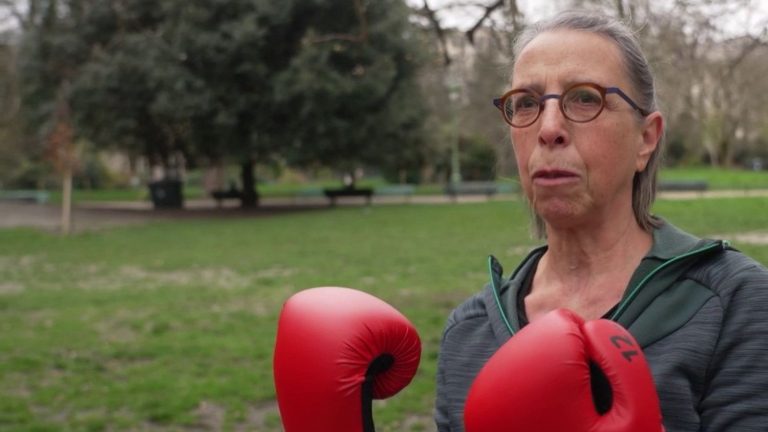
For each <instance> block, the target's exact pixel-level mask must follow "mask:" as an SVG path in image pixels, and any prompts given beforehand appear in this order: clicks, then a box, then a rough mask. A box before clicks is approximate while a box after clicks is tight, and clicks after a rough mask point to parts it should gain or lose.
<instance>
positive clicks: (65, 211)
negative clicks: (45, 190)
mask: <svg viewBox="0 0 768 432" xmlns="http://www.w3.org/2000/svg"><path fill="white" fill-rule="evenodd" d="M61 189H62V191H61V233H62V234H64V235H69V232H70V231H71V228H72V167H71V165H70V166H67V167H66V168H65V170H64V173H63V174H62V182H61Z"/></svg>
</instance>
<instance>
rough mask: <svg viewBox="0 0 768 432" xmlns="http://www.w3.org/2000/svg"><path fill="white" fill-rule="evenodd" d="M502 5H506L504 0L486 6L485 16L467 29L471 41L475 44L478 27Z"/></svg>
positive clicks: (497, 0)
mask: <svg viewBox="0 0 768 432" xmlns="http://www.w3.org/2000/svg"><path fill="white" fill-rule="evenodd" d="M501 6H504V0H496V3H493V4H492V5H489V6H486V7H485V12H484V13H483V16H482V17H480V19H478V20H477V22H476V23H475V25H473V26H472V28H470V29H469V30H467V32H466V35H467V40H469V43H470V44H472V45H474V44H475V32H476V31H477V29H479V28H480V27H482V25H483V23H484V22H485V20H486V19H488V17H489V16H491V14H492V13H493V11H495V10H496V9H498V8H500V7H501Z"/></svg>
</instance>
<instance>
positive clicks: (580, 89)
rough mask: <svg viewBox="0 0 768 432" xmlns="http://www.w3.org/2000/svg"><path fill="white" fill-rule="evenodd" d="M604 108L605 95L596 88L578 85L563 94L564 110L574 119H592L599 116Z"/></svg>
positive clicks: (580, 120)
mask: <svg viewBox="0 0 768 432" xmlns="http://www.w3.org/2000/svg"><path fill="white" fill-rule="evenodd" d="M602 109H603V96H602V95H601V94H600V92H599V91H597V89H595V88H592V87H589V86H577V87H573V88H571V89H570V90H568V91H567V92H566V93H565V94H564V95H563V111H565V115H566V116H567V117H568V118H569V119H571V120H573V121H577V122H586V121H590V120H592V119H594V118H595V117H597V115H598V114H600V111H601V110H602Z"/></svg>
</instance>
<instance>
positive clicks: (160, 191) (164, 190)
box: [149, 179, 184, 209]
mask: <svg viewBox="0 0 768 432" xmlns="http://www.w3.org/2000/svg"><path fill="white" fill-rule="evenodd" d="M181 189H182V188H181V181H179V180H168V179H166V180H158V181H154V182H152V183H150V184H149V195H150V196H151V198H152V204H153V205H154V206H155V208H156V209H159V208H182V207H183V206H184V198H183V196H182V192H181Z"/></svg>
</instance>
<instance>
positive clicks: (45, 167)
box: [0, 0, 768, 206]
mask: <svg viewBox="0 0 768 432" xmlns="http://www.w3.org/2000/svg"><path fill="white" fill-rule="evenodd" d="M766 3H767V2H765V1H757V0H752V1H749V0H720V1H711V0H708V1H704V0H701V1H697V0H679V1H675V0H666V1H660V0H655V1H652V0H642V1H631V2H630V1H626V0H613V1H608V0H592V1H588V0H580V1H576V0H574V1H566V0H562V1H550V2H534V1H523V0H495V1H492V0H486V1H481V0H477V1H473V2H466V1H449V0H442V1H437V0H433V1H420V0H409V1H407V2H404V1H403V0H376V1H372V0H368V1H366V0H326V1H320V0H288V1H284V2H280V3H279V4H275V3H274V2H271V1H267V0H264V1H260V0H231V1H226V2H225V1H199V2H187V1H175V0H164V1H161V2H148V1H143V0H114V1H110V2H104V1H90V0H2V1H0V29H1V32H0V107H1V108H2V109H1V110H0V189H2V190H18V189H22V190H29V189H33V190H51V191H58V190H59V189H61V186H62V183H63V182H65V181H67V180H66V178H67V177H70V176H71V178H72V182H73V185H74V189H75V190H99V189H101V190H105V189H108V190H113V191H119V190H124V191H130V190H134V191H140V193H139V195H138V196H140V197H143V198H145V199H147V198H149V197H150V192H151V191H150V189H149V188H148V186H149V185H150V184H151V183H152V182H160V181H168V182H180V184H181V187H183V188H184V189H183V191H182V192H180V193H182V194H187V195H189V196H191V197H195V196H207V195H209V194H210V193H211V192H212V191H215V190H226V189H229V188H230V187H232V188H235V189H237V190H238V191H241V192H242V193H241V194H240V195H239V197H240V198H241V201H242V205H244V206H253V205H258V201H259V200H258V198H259V196H260V188H261V187H262V186H264V192H266V193H270V191H271V190H272V189H270V186H271V185H274V184H282V185H289V184H294V185H296V184H313V183H317V182H320V183H322V182H323V181H326V183H328V182H338V183H339V184H341V182H346V183H347V184H353V183H355V182H357V181H359V180H365V179H368V180H370V181H373V182H385V183H407V184H415V185H420V184H445V183H447V182H450V181H451V180H454V181H458V180H467V181H472V180H494V179H499V178H511V177H513V176H514V171H515V165H514V158H513V155H512V153H511V150H510V146H509V143H508V138H507V131H506V128H505V126H504V123H503V122H502V121H501V119H500V116H499V115H498V112H496V110H495V108H494V107H493V106H492V105H491V103H490V101H491V99H492V98H493V97H494V96H498V95H500V94H501V93H502V92H503V91H504V90H505V89H506V88H507V78H508V74H509V64H510V61H511V58H510V46H511V44H512V41H513V40H514V38H515V35H516V34H517V33H518V32H520V31H521V30H522V29H523V28H524V27H525V26H526V24H527V23H529V22H531V21H532V20H535V19H536V18H539V17H543V16H546V15H548V14H551V13H552V12H555V11H557V10H560V9H564V8H571V7H582V8H591V9H599V10H602V11H604V12H606V13H609V14H612V15H616V16H618V17H621V18H622V19H624V20H626V21H627V22H629V23H630V24H631V26H632V27H633V28H635V29H636V30H637V34H638V36H639V38H640V39H641V41H642V43H643V45H644V48H645V50H646V52H647V54H648V56H649V58H650V61H651V64H652V65H653V68H654V71H655V74H656V77H657V79H658V93H659V96H660V99H661V102H662V104H661V105H662V110H663V111H664V113H665V114H666V116H667V119H668V126H669V128H668V135H667V139H668V148H667V153H666V165H667V166H670V167H675V166H709V167H724V168H744V169H753V170H760V169H763V168H764V167H765V165H766V162H767V161H768V122H766V119H768V103H766V102H767V100H766V99H767V98H768V80H766V79H765V76H766V75H767V74H768V46H767V44H768V42H767V41H768V35H767V34H766V25H767V24H766V23H767V22H768V21H767V20H768V12H767V11H766V9H768V6H766ZM162 186H163V185H162V184H158V185H157V186H156V187H162ZM171 186H172V187H178V185H175V184H171ZM291 192H294V193H295V192H296V190H295V188H294V189H290V188H287V189H284V190H283V193H291ZM276 193H280V192H279V188H278V192H276ZM125 196H128V197H133V196H135V194H126V195H125Z"/></svg>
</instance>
